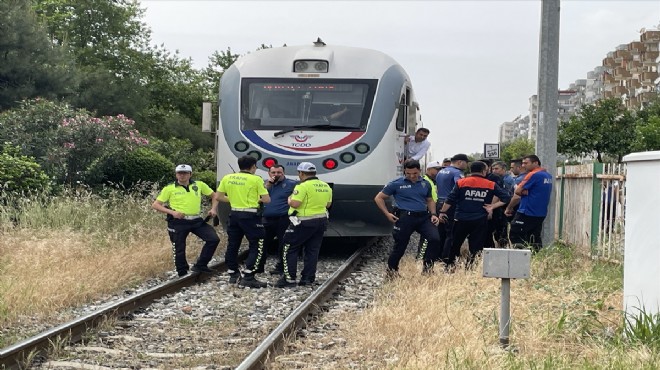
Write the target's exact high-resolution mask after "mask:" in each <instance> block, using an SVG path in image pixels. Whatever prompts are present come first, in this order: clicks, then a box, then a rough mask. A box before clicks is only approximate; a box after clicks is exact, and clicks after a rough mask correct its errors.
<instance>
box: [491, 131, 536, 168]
mask: <svg viewBox="0 0 660 370" xmlns="http://www.w3.org/2000/svg"><path fill="white" fill-rule="evenodd" d="M535 150H536V149H535V144H534V140H532V139H528V138H526V137H519V138H516V139H515V140H512V141H508V142H505V143H503V144H502V150H501V152H502V155H501V156H500V157H502V161H504V163H507V164H508V163H511V161H512V160H514V159H520V158H522V157H524V156H526V155H530V154H534V152H535Z"/></svg>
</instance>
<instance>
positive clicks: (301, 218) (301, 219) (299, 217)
mask: <svg viewBox="0 0 660 370" xmlns="http://www.w3.org/2000/svg"><path fill="white" fill-rule="evenodd" d="M317 218H328V215H326V214H325V213H324V214H322V215H313V216H298V219H299V220H300V221H305V220H314V219H317Z"/></svg>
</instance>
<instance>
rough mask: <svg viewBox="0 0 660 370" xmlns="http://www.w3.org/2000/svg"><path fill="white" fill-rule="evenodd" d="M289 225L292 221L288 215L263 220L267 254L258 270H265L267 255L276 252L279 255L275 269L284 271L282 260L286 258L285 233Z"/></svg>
mask: <svg viewBox="0 0 660 370" xmlns="http://www.w3.org/2000/svg"><path fill="white" fill-rule="evenodd" d="M289 223H290V221H289V216H288V215H283V216H278V217H264V219H263V224H264V250H265V251H266V254H264V257H263V258H262V259H261V261H260V263H259V265H258V266H257V269H262V270H263V268H264V266H265V264H266V257H267V254H268V253H271V252H272V251H274V252H275V253H277V262H276V264H275V269H276V270H283V269H282V259H283V258H284V257H283V250H284V233H285V232H286V229H287V228H288V227H289Z"/></svg>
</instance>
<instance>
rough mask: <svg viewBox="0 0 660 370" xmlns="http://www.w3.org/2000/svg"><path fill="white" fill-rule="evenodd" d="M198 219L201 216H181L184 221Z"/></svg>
mask: <svg viewBox="0 0 660 370" xmlns="http://www.w3.org/2000/svg"><path fill="white" fill-rule="evenodd" d="M198 218H202V216H199V215H197V216H183V219H184V220H196V219H198Z"/></svg>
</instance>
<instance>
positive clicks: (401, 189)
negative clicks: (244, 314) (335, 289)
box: [152, 128, 552, 288]
mask: <svg viewBox="0 0 660 370" xmlns="http://www.w3.org/2000/svg"><path fill="white" fill-rule="evenodd" d="M429 133H430V131H429V130H428V129H426V128H421V129H419V130H417V132H416V133H415V135H411V136H409V137H407V138H406V140H405V142H406V159H405V161H404V162H403V176H402V177H399V178H396V179H393V180H392V181H391V182H389V183H388V184H385V186H384V187H383V189H382V190H381V191H380V192H379V193H378V194H377V195H376V197H375V198H374V202H375V203H376V205H377V207H378V208H379V209H380V211H381V212H382V213H383V215H384V216H385V217H386V218H387V219H388V220H389V221H390V222H391V223H392V224H393V231H392V236H393V239H394V246H393V247H392V250H391V253H390V255H389V258H388V260H387V268H386V271H387V275H388V276H389V277H395V276H398V269H399V262H400V260H401V258H402V257H403V255H404V254H405V252H406V249H407V247H408V244H409V242H410V239H411V236H412V234H413V233H415V232H417V233H419V235H420V242H419V245H418V252H417V257H418V258H419V259H421V260H422V261H423V267H422V273H423V274H429V273H432V272H433V267H434V265H435V264H436V263H442V264H443V265H444V269H445V271H446V272H453V271H455V269H456V267H457V264H458V263H459V261H463V260H462V259H461V258H462V256H461V246H462V245H463V243H464V242H465V240H466V239H467V241H468V247H469V248H468V249H469V251H468V254H467V257H466V258H465V266H466V268H470V267H471V266H472V265H473V263H474V261H475V258H476V257H477V255H478V254H479V253H480V252H481V251H482V250H483V249H484V248H493V247H500V248H507V247H514V248H530V249H532V250H533V251H538V250H539V249H540V248H542V243H541V230H542V225H543V220H544V219H545V216H546V214H547V209H548V202H549V199H550V194H551V191H552V176H551V175H550V174H549V173H548V172H547V171H545V170H544V169H543V168H542V167H541V160H540V159H539V158H538V157H537V156H536V155H533V154H532V155H527V156H525V157H523V158H521V159H516V160H513V161H511V163H509V164H508V165H507V164H506V163H504V162H502V161H495V162H492V161H491V160H477V161H472V162H470V160H469V158H468V156H467V155H465V154H456V155H454V156H453V157H451V158H446V159H445V160H443V161H442V162H441V161H431V162H429V163H428V164H427V165H426V166H425V168H424V171H422V166H421V164H420V161H419V159H421V158H422V157H424V156H425V155H426V153H427V151H428V149H429V147H430V143H429V142H428V139H427V137H428V135H429ZM238 168H239V170H240V171H239V172H238V173H232V174H228V175H226V176H224V177H223V178H222V180H221V181H220V183H219V185H218V188H217V189H216V190H215V191H213V189H211V188H210V187H209V186H208V185H207V184H205V183H203V182H201V181H195V180H192V168H191V166H189V165H185V164H181V165H178V166H177V167H176V168H175V173H176V181H175V182H174V183H172V184H169V185H167V186H165V187H164V188H163V189H162V191H161V192H160V194H159V195H158V197H157V198H156V200H155V201H154V202H153V204H152V207H153V208H154V209H155V210H157V211H159V212H162V213H165V214H166V215H167V216H166V220H167V231H168V233H169V236H170V241H171V243H172V252H173V257H174V266H175V268H176V271H177V273H178V275H179V276H185V275H187V274H188V273H189V265H188V262H187V260H186V239H187V237H188V235H189V234H191V233H192V234H194V235H196V236H198V237H199V238H200V239H202V240H203V241H204V245H203V247H202V250H201V252H200V255H199V257H198V259H197V261H196V263H195V264H194V265H193V266H192V267H190V270H192V271H194V272H198V273H209V272H212V271H211V269H209V267H208V263H209V261H210V260H211V258H212V257H213V254H214V253H215V250H216V248H217V246H218V244H219V240H220V239H219V238H218V235H217V233H216V231H215V229H214V228H213V227H212V226H211V225H209V224H208V220H209V219H210V218H212V217H216V216H217V208H218V205H219V203H220V202H225V203H229V206H230V208H231V211H230V214H229V219H228V222H227V225H226V227H225V231H226V232H227V249H226V252H225V261H226V264H227V267H228V270H227V272H228V275H229V282H230V283H235V284H239V285H241V286H245V287H250V288H263V287H266V286H267V284H266V283H265V282H264V281H262V280H259V279H257V274H260V273H265V271H264V269H265V262H266V258H267V251H268V250H276V251H277V260H276V262H275V267H274V269H273V270H271V271H269V272H270V274H273V275H279V276H280V279H279V280H278V281H277V283H276V284H275V286H276V287H281V288H284V287H291V286H296V285H309V284H312V283H314V281H315V278H316V266H317V262H318V255H319V251H320V249H321V243H322V241H323V235H324V233H325V231H326V229H327V226H328V209H329V208H330V206H331V204H332V189H331V187H330V186H329V185H328V184H327V183H325V182H324V181H322V180H321V179H319V178H318V177H317V176H316V167H315V166H314V164H312V163H310V162H302V163H300V164H299V165H298V167H297V172H298V179H290V178H288V177H287V176H286V175H285V173H284V167H283V166H282V165H278V164H276V165H274V166H272V167H270V168H269V170H268V178H267V179H265V180H264V179H262V178H261V177H259V176H257V175H255V173H256V170H257V160H256V159H255V158H254V157H251V156H243V157H241V158H239V159H238ZM202 196H207V197H210V198H211V200H212V202H211V209H210V210H209V211H208V214H207V215H206V217H202V216H201V201H202ZM388 198H392V199H391V200H392V202H391V204H392V205H393V207H389V206H388V202H387V200H388ZM243 238H246V239H247V241H248V256H247V259H246V261H245V266H244V268H243V269H242V270H241V269H240V268H239V261H238V252H239V248H240V245H241V242H242V240H243ZM300 255H302V256H303V269H302V271H301V272H300V275H299V276H300V279H298V278H297V277H298V274H297V265H298V258H299V256H300Z"/></svg>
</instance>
